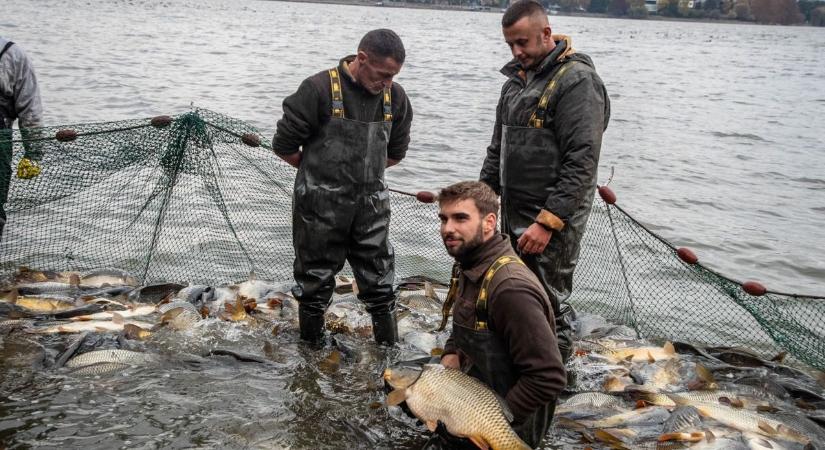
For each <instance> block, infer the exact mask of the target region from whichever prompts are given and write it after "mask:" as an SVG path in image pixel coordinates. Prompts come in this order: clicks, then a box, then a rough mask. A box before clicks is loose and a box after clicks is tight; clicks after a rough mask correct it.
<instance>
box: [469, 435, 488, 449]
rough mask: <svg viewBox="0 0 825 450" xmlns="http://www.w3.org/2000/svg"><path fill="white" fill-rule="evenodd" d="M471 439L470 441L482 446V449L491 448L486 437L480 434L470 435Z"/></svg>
mask: <svg viewBox="0 0 825 450" xmlns="http://www.w3.org/2000/svg"><path fill="white" fill-rule="evenodd" d="M469 439H470V441H472V443H473V444H475V445H476V447H478V448H480V449H481V450H489V449H490V445H489V444H487V441H485V440H484V438H481V437H478V436H470V437H469Z"/></svg>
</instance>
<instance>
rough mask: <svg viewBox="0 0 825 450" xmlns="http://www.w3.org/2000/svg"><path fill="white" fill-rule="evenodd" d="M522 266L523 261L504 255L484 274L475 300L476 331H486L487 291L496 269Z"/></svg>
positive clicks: (516, 257)
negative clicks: (509, 265) (513, 265)
mask: <svg viewBox="0 0 825 450" xmlns="http://www.w3.org/2000/svg"><path fill="white" fill-rule="evenodd" d="M513 263H515V264H522V265H524V261H522V260H521V258H519V257H518V256H510V255H504V256H501V257H499V258H498V259H497V260H496V262H494V263H493V265H491V266H490V268H489V269H487V271H486V272H484V278H483V279H482V281H481V289H480V290H479V291H478V299H477V300H476V330H486V329H487V295H488V294H487V291H488V289H489V288H490V282H491V281H493V277H494V276H495V275H496V272H498V269H501V268H502V267H504V266H506V265H507V264H513Z"/></svg>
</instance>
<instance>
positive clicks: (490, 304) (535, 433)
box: [425, 181, 567, 449]
mask: <svg viewBox="0 0 825 450" xmlns="http://www.w3.org/2000/svg"><path fill="white" fill-rule="evenodd" d="M438 204H439V213H438V216H439V218H440V219H441V238H442V239H443V240H444V245H445V247H446V248H447V253H449V254H450V256H453V257H454V258H455V260H456V262H457V263H458V264H457V266H458V267H459V268H460V270H459V271H458V274H457V275H458V276H457V277H456V278H457V279H456V281H454V283H456V284H455V288H453V287H451V291H453V289H454V294H453V295H454V299H455V303H454V304H453V329H452V333H451V334H450V338H449V339H448V340H447V344H446V345H445V347H444V355H443V356H442V358H441V363H442V364H443V365H445V366H447V367H452V368H460V369H461V370H463V371H464V372H466V373H467V374H468V375H471V376H473V377H475V378H477V379H479V380H481V381H482V382H484V383H485V384H487V386H489V387H490V388H491V389H493V390H494V391H496V393H498V394H499V395H500V396H501V397H502V398H503V399H504V402H505V403H506V405H507V407H508V408H509V409H510V411H511V412H512V413H513V422H512V425H513V428H514V429H515V431H516V433H518V435H519V437H521V439H522V440H523V441H524V442H525V443H527V445H529V446H531V447H533V448H536V447H538V446H539V445H540V444H541V440H542V439H543V438H544V436H545V434H547V430H548V429H549V427H550V422H551V421H552V420H553V412H554V411H555V407H556V399H557V398H558V395H559V393H561V391H562V389H564V386H565V384H566V382H567V379H566V376H565V371H564V363H562V359H561V354H560V353H559V348H558V344H557V343H556V330H555V325H554V323H555V319H554V316H553V307H552V305H551V304H550V301H549V299H548V298H547V293H546V292H545V290H544V287H543V286H542V284H541V282H539V280H538V278H537V277H536V275H535V274H533V272H532V271H531V270H530V269H529V268H528V267H527V266H525V265H524V263H523V262H522V261H521V259H519V257H518V256H517V255H516V253H515V251H513V247H512V246H511V245H510V239H509V238H508V237H507V236H506V235H503V234H500V233H498V232H497V231H496V221H497V217H496V215H497V213H498V200H497V198H496V194H495V192H493V190H492V189H490V187H489V186H487V185H486V184H484V183H481V182H478V181H465V182H461V183H457V184H454V185H452V186H448V187H446V188H444V189H442V190H441V192H440V193H439V196H438ZM425 448H428V449H436V448H468V449H469V448H476V447H475V446H474V445H473V444H472V443H470V441H468V440H465V439H458V438H455V437H451V436H449V435H448V433H447V432H446V429H445V428H444V427H443V426H439V433H438V434H437V435H435V436H433V438H431V439H430V442H428V444H427V446H425Z"/></svg>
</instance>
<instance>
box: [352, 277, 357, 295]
mask: <svg viewBox="0 0 825 450" xmlns="http://www.w3.org/2000/svg"><path fill="white" fill-rule="evenodd" d="M352 293H353V294H355V295H358V282H357V281H355V279H354V278H353V279H352Z"/></svg>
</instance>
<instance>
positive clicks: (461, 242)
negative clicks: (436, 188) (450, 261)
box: [438, 181, 498, 258]
mask: <svg viewBox="0 0 825 450" xmlns="http://www.w3.org/2000/svg"><path fill="white" fill-rule="evenodd" d="M438 208H439V211H438V217H439V219H441V239H442V240H443V241H444V246H445V247H446V248H447V253H449V254H450V256H452V257H454V258H461V257H462V256H465V255H467V254H468V253H469V252H471V251H472V250H473V249H475V248H477V247H479V246H480V245H481V244H483V243H484V242H486V241H488V240H489V239H490V238H492V237H493V235H495V233H496V221H497V220H498V216H497V215H498V198H496V193H495V192H493V190H492V189H490V186H487V185H486V184H484V183H482V182H480V181H462V182H460V183H456V184H453V185H450V186H447V187H445V188H444V189H442V190H441V192H440V193H439V194H438Z"/></svg>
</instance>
